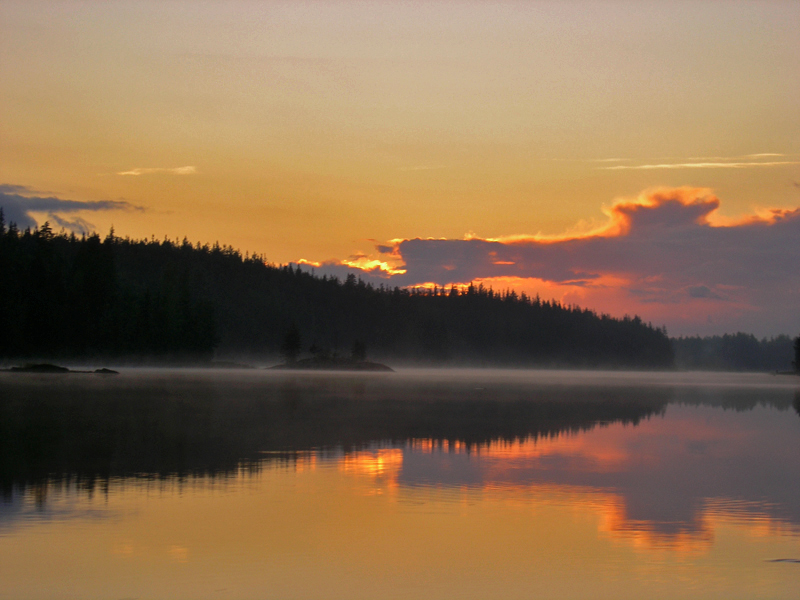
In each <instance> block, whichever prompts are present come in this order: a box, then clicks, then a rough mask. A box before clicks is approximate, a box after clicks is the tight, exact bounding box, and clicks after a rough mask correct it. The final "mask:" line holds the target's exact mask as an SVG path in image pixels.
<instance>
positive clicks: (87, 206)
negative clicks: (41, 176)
mask: <svg viewBox="0 0 800 600" xmlns="http://www.w3.org/2000/svg"><path fill="white" fill-rule="evenodd" d="M39 194H41V192H37V191H35V190H32V189H31V188H29V187H27V186H24V185H12V184H0V208H2V209H3V214H4V217H5V220H6V223H16V225H17V227H19V228H21V229H25V228H26V227H36V226H37V225H38V222H37V220H36V219H35V218H34V217H33V216H31V213H45V214H46V215H47V216H46V220H48V221H50V222H51V223H52V224H53V225H55V226H56V227H57V228H58V227H63V228H64V229H66V230H67V231H73V232H75V233H90V232H91V231H93V230H94V226H93V225H92V224H91V223H89V222H88V221H86V220H84V219H83V218H81V217H79V216H77V215H75V214H74V213H78V212H85V211H86V212H97V211H105V210H125V211H130V210H142V208H141V207H138V206H134V205H133V204H130V203H129V202H125V201H122V200H98V201H81V200H66V199H63V198H58V197H56V196H42V195H39ZM64 215H70V216H69V217H66V216H64Z"/></svg>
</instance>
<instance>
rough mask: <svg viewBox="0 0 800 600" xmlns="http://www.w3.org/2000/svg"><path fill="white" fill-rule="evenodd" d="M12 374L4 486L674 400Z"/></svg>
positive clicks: (584, 391) (4, 423) (647, 407)
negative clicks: (50, 379) (43, 377)
mask: <svg viewBox="0 0 800 600" xmlns="http://www.w3.org/2000/svg"><path fill="white" fill-rule="evenodd" d="M69 377H75V376H68V378H61V379H59V380H58V381H55V380H54V381H53V385H49V384H43V383H42V380H41V379H39V380H37V379H35V378H28V377H26V376H15V377H14V378H13V379H12V376H5V377H4V381H3V386H4V390H3V394H2V397H0V486H1V487H2V489H3V490H5V492H6V493H8V492H9V491H10V489H11V487H13V486H15V485H18V486H26V485H29V484H35V483H37V482H43V481H47V480H54V479H64V478H70V479H73V480H76V481H77V482H78V483H79V484H80V485H83V486H87V487H89V488H91V487H92V486H93V485H94V483H95V482H97V481H107V480H108V479H109V478H112V477H129V476H156V477H165V476H172V475H178V476H183V475H192V474H215V473H226V472H230V471H232V470H233V469H235V468H237V466H240V465H242V464H243V463H245V464H248V463H249V464H251V465H252V464H253V463H255V462H257V461H259V460H262V459H263V458H264V456H270V455H265V454H263V452H264V451H276V450H287V451H291V450H303V449H312V448H321V449H324V448H333V447H338V448H344V449H345V450H348V449H353V448H358V447H363V446H365V445H367V444H369V443H371V442H376V441H388V442H401V441H406V440H408V439H421V438H424V439H433V440H450V441H453V442H454V441H459V442H461V443H464V444H467V445H475V444H481V443H486V442H488V441H491V440H498V439H502V440H514V439H524V438H529V437H533V438H536V437H540V436H557V435H559V434H561V433H564V432H577V431H583V430H588V429H591V428H593V427H595V426H597V425H598V424H605V423H610V422H624V423H632V424H636V423H638V422H639V420H640V419H642V418H644V417H647V416H649V415H652V414H654V413H657V412H659V411H662V410H663V409H664V407H665V406H666V403H667V401H668V399H669V398H668V396H669V392H667V391H664V390H660V391H653V390H650V391H648V392H643V391H642V390H635V389H632V388H627V389H611V388H606V389H601V390H597V389H591V388H588V387H586V388H564V387H556V386H551V387H540V388H536V389H526V388H525V387H522V386H519V387H514V386H512V385H497V386H495V387H494V388H490V389H475V388H474V387H473V385H471V384H468V383H462V384H454V383H452V382H450V383H448V384H447V385H444V384H442V385H435V384H430V385H427V386H426V385H422V384H410V383H405V384H397V385H395V384H389V383H387V382H388V381H389V380H383V382H382V383H376V381H378V380H367V379H364V378H358V377H356V378H346V377H342V378H334V379H325V378H319V377H317V378H314V377H311V378H306V379H302V378H297V379H295V378H294V377H292V376H288V377H286V378H284V379H280V380H278V379H274V378H273V379H269V380H261V381H260V382H254V383H252V384H240V383H238V382H236V381H235V379H234V378H233V377H230V378H229V379H228V380H226V381H224V382H217V383H215V382H214V381H213V380H212V379H210V378H205V379H204V378H199V379H196V380H187V379H180V378H177V379H175V380H167V379H158V378H151V379H148V380H144V379H142V380H137V379H135V378H125V377H121V378H117V379H115V380H113V381H112V380H108V379H106V380H100V379H91V380H90V379H84V380H77V379H74V378H73V379H69Z"/></svg>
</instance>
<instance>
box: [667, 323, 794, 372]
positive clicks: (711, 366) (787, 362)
mask: <svg viewBox="0 0 800 600" xmlns="http://www.w3.org/2000/svg"><path fill="white" fill-rule="evenodd" d="M798 345H800V337H798V338H797V339H796V340H792V338H790V337H789V336H788V335H779V336H776V337H772V338H762V339H760V340H759V339H758V338H756V337H755V336H754V335H752V334H748V333H741V332H739V333H735V334H725V335H714V336H707V337H702V338H701V337H699V336H694V337H679V338H673V339H672V347H673V348H674V349H675V365H676V366H677V367H678V368H679V369H690V370H703V371H790V370H793V369H794V364H795V361H797V358H796V357H795V347H796V346H798Z"/></svg>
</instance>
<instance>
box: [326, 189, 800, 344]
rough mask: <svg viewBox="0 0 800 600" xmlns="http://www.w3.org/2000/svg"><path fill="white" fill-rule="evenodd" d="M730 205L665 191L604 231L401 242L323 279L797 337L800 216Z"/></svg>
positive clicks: (611, 215)
mask: <svg viewBox="0 0 800 600" xmlns="http://www.w3.org/2000/svg"><path fill="white" fill-rule="evenodd" d="M720 204H721V203H720V200H719V198H717V197H716V195H714V193H713V192H712V191H711V190H709V189H706V188H690V187H683V188H657V189H651V190H647V191H645V192H643V193H642V194H641V195H640V196H639V197H638V198H635V199H623V200H619V201H617V202H615V203H614V204H613V205H612V206H611V207H610V208H607V209H605V210H604V212H605V214H606V216H607V220H606V221H605V222H604V223H599V224H597V225H595V226H591V227H581V228H578V229H576V230H574V231H571V232H568V233H566V234H563V235H559V236H541V235H517V236H506V237H501V238H480V237H478V236H475V235H474V234H470V235H469V236H467V237H466V239H419V238H417V239H406V240H393V241H392V242H391V243H390V244H386V245H379V246H377V247H376V249H377V250H378V253H379V254H378V255H376V256H374V257H366V256H362V257H358V260H351V259H348V260H346V261H341V262H339V263H333V262H331V263H326V264H324V265H321V267H322V270H323V272H328V273H329V274H331V275H337V276H340V277H341V276H344V275H345V274H346V273H349V272H355V273H358V274H359V275H360V276H362V277H363V278H365V279H366V280H369V281H373V282H386V281H387V280H388V282H390V283H391V284H392V285H399V286H419V285H421V284H431V285H432V284H436V285H439V286H449V285H451V284H465V283H469V282H478V281H482V282H484V283H485V285H493V286H494V287H495V288H506V287H511V288H514V289H517V290H526V291H528V292H530V291H535V292H536V293H539V294H541V295H542V296H545V297H550V298H555V299H558V300H560V301H562V302H565V303H574V304H580V305H582V306H586V307H588V308H592V309H595V310H598V311H601V312H608V313H610V314H614V315H621V314H623V313H626V312H627V313H636V314H640V315H642V316H643V317H644V318H645V319H647V320H651V321H654V322H656V323H657V324H661V323H665V324H667V325H668V326H669V327H670V329H671V330H673V331H675V329H677V332H678V333H683V332H687V333H692V332H702V331H708V330H720V329H722V330H730V329H731V328H733V329H734V330H736V329H744V330H750V331H754V332H756V333H757V334H759V333H761V334H771V333H791V332H794V330H795V329H798V328H800V314H799V313H798V312H797V306H800V243H798V240H800V208H795V209H783V208H771V209H765V210H756V211H754V212H753V213H752V214H748V215H744V216H741V217H738V218H730V217H724V216H722V215H720V214H719V212H718V209H719V207H720ZM382 265H383V266H382ZM353 267H356V270H354V269H353Z"/></svg>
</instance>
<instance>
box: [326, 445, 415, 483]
mask: <svg viewBox="0 0 800 600" xmlns="http://www.w3.org/2000/svg"><path fill="white" fill-rule="evenodd" d="M402 466H403V450H402V449H401V448H380V449H378V450H360V451H358V452H351V453H348V454H345V455H344V456H343V457H342V458H341V459H339V470H341V471H342V472H344V473H348V474H351V475H363V476H368V477H372V478H375V479H378V478H380V479H386V480H389V481H396V479H397V475H398V473H399V472H400V469H401V468H402Z"/></svg>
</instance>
